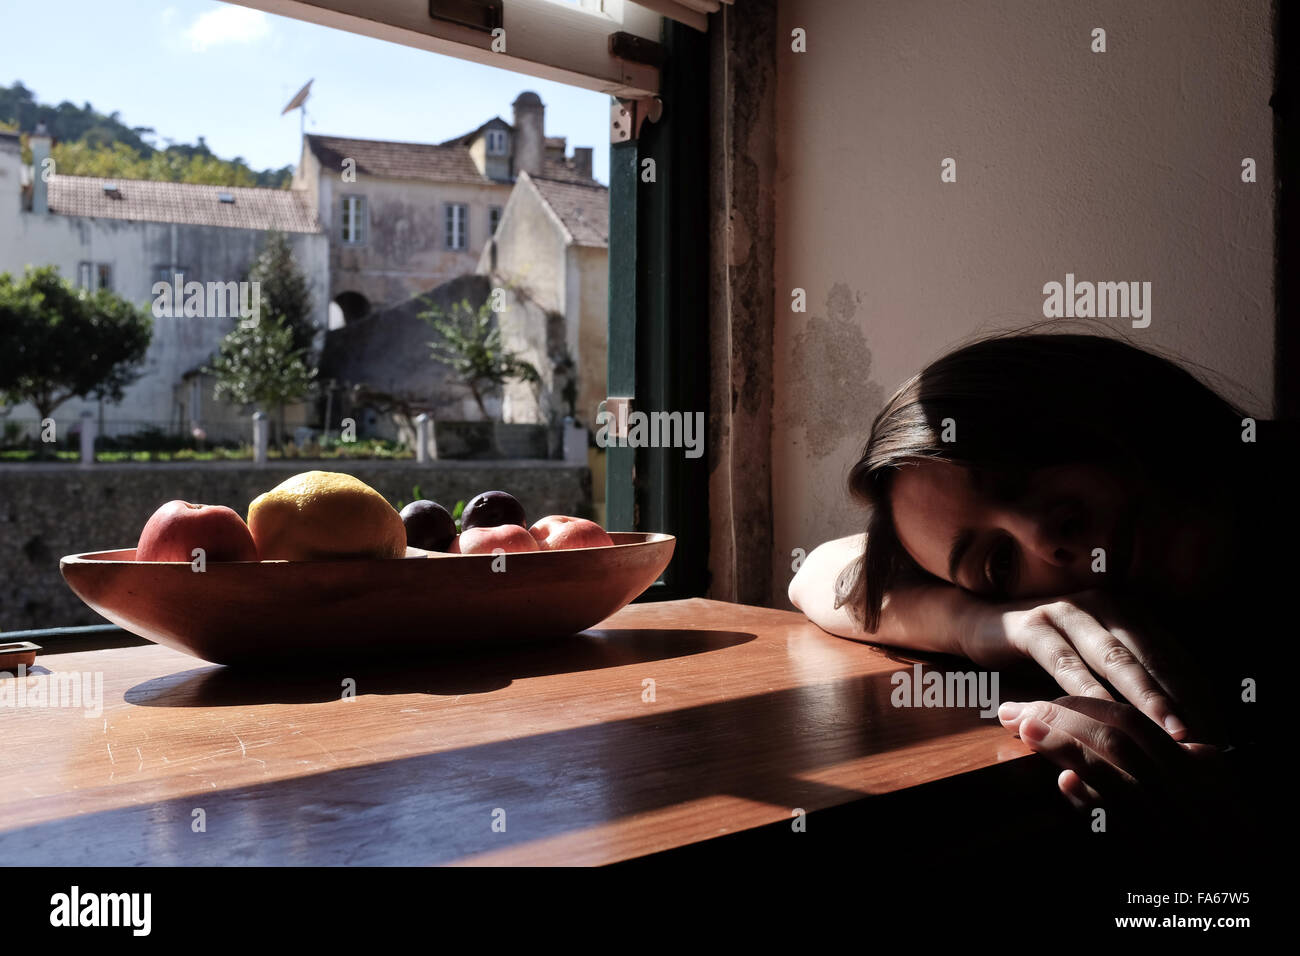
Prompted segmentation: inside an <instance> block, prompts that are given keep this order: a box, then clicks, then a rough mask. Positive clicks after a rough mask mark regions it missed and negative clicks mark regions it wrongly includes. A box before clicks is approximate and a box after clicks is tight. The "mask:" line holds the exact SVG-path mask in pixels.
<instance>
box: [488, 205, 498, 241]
mask: <svg viewBox="0 0 1300 956" xmlns="http://www.w3.org/2000/svg"><path fill="white" fill-rule="evenodd" d="M500 222H501V207H500V206H489V207H488V235H489V236H495V235H496V234H497V225H498V224H500Z"/></svg>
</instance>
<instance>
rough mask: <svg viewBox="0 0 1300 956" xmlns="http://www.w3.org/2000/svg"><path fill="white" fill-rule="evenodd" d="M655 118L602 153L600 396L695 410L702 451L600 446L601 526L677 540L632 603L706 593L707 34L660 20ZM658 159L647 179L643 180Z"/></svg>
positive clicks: (640, 405) (650, 407)
mask: <svg viewBox="0 0 1300 956" xmlns="http://www.w3.org/2000/svg"><path fill="white" fill-rule="evenodd" d="M663 44H664V48H665V51H666V62H665V64H664V66H663V69H662V75H661V99H662V101H663V114H662V116H661V118H660V119H659V121H658V122H646V123H645V124H644V125H643V126H642V127H641V130H640V135H639V137H638V138H637V139H633V140H630V141H628V142H623V143H616V144H614V145H612V146H611V147H610V164H609V166H610V173H609V176H610V196H609V203H610V234H609V290H610V291H609V362H608V366H609V371H608V379H609V381H608V388H607V391H606V394H607V395H610V396H625V397H626V396H631V398H632V408H633V410H634V411H644V412H654V411H668V412H672V411H680V412H683V413H691V414H693V413H695V412H702V413H703V414H704V420H705V425H706V427H705V433H704V454H703V455H701V456H700V457H699V458H686V457H685V453H684V449H680V448H676V449H674V448H622V447H609V448H607V449H606V456H607V457H606V477H605V504H606V523H607V525H608V526H609V528H610V530H615V531H663V532H667V533H668V534H672V535H674V536H676V538H677V547H676V550H675V552H674V554H673V560H672V563H671V564H670V565H669V567H668V570H667V571H665V572H664V576H663V577H662V578H661V579H660V580H659V581H657V582H656V583H655V584H654V585H652V586H651V588H650V589H649V590H648V591H647V592H646V593H645V594H643V595H642V596H641V598H640V599H639V600H648V601H654V600H675V599H678V598H686V597H699V596H703V595H704V594H705V593H706V592H707V590H708V585H709V575H708V555H709V510H708V490H709V474H708V468H709V465H708V462H709V441H710V439H711V436H710V435H709V432H708V427H707V426H708V412H709V321H708V320H709V315H708V264H709V245H708V235H709V222H708V144H709V103H708V96H707V95H702V91H707V90H708V87H709V84H708V77H709V42H708V37H707V36H705V35H704V34H701V33H699V32H697V31H695V30H693V29H691V28H689V27H685V26H683V25H682V24H679V23H675V22H671V21H665V22H664V35H663ZM647 159H651V160H653V161H654V169H655V182H653V183H645V182H642V179H641V171H642V170H643V168H644V163H645V161H646V160H647Z"/></svg>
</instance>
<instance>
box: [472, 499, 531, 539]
mask: <svg viewBox="0 0 1300 956" xmlns="http://www.w3.org/2000/svg"><path fill="white" fill-rule="evenodd" d="M503 524H517V525H519V527H521V528H523V529H525V530H527V529H528V522H527V521H526V520H524V506H523V505H521V504H520V503H519V502H518V500H516V498H515V496H514V495H509V494H506V493H505V492H504V491H485V492H483V493H482V494H481V495H475V496H474V497H473V498H472V499H471V500H470V503H469V504H467V505H466V506H465V510H464V511H462V512H461V513H460V530H461V533H462V534H463V533H465V532H466V531H468V530H469V529H470V528H499V527H501V525H503Z"/></svg>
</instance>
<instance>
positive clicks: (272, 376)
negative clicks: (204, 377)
mask: <svg viewBox="0 0 1300 956" xmlns="http://www.w3.org/2000/svg"><path fill="white" fill-rule="evenodd" d="M204 371H205V372H208V373H210V374H212V375H214V376H215V377H216V380H217V383H216V387H215V388H214V390H213V394H214V395H215V396H216V398H217V400H218V401H222V402H227V403H229V404H231V405H255V406H257V408H258V409H259V410H261V411H264V412H270V411H274V412H275V413H276V415H275V422H276V443H277V444H278V445H280V446H281V447H283V444H284V407H285V406H286V405H289V404H292V403H293V402H297V401H301V400H302V399H304V398H306V397H307V395H308V394H309V393H310V392H311V387H312V382H313V381H315V378H316V369H314V368H311V367H309V366H308V364H307V362H306V360H305V359H304V358H303V350H302V349H297V348H294V344H293V330H292V329H291V328H290V327H289V325H288V323H287V322H286V321H285V320H284V317H283V316H277V317H276V318H275V319H274V320H272V321H267V320H265V319H263V320H262V321H260V322H257V323H256V324H254V325H250V326H247V327H246V326H245V325H244V324H243V323H242V322H241V323H240V324H239V325H237V326H236V327H235V329H234V330H233V331H232V332H230V334H228V335H227V336H226V337H225V338H224V339H222V341H221V350H220V353H219V354H218V355H217V357H216V358H215V359H213V361H212V365H211V366H209V367H207V368H205V369H204Z"/></svg>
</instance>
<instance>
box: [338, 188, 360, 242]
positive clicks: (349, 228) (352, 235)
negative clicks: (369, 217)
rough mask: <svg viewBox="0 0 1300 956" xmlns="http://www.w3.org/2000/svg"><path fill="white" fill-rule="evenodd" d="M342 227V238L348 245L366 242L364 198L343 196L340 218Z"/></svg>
mask: <svg viewBox="0 0 1300 956" xmlns="http://www.w3.org/2000/svg"><path fill="white" fill-rule="evenodd" d="M340 222H341V223H342V226H343V231H342V238H343V241H344V242H345V243H347V244H349V245H359V244H360V243H363V242H365V241H366V197H365V196H344V197H343V214H342V216H341V217H340Z"/></svg>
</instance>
